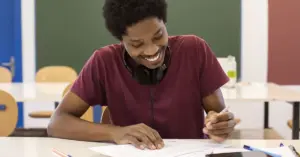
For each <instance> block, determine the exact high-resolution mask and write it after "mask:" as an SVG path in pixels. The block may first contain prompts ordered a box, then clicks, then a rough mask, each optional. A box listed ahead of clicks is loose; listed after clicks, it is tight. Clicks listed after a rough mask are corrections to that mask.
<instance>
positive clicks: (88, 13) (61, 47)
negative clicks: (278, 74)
mask: <svg viewBox="0 0 300 157" xmlns="http://www.w3.org/2000/svg"><path fill="white" fill-rule="evenodd" d="M103 3H104V0H87V1H83V0H37V1H36V42H37V54H36V55H37V68H38V69H39V68H41V67H43V66H47V65H68V66H71V67H73V68H75V69H76V71H77V72H79V71H80V70H81V68H82V66H83V64H84V63H85V62H86V60H87V59H88V58H89V57H90V55H91V54H92V53H93V51H94V50H95V49H97V48H100V47H102V46H105V45H107V44H111V43H118V42H119V41H117V40H116V39H114V38H113V37H112V36H111V35H110V33H109V32H108V31H107V30H106V28H105V26H104V20H103V18H102V6H103ZM168 6H169V7H168V22H167V28H168V33H169V35H181V34H195V35H198V36H200V37H202V38H204V39H205V40H206V41H207V42H208V43H209V45H210V46H211V48H212V49H213V51H214V52H215V53H216V55H217V56H218V57H226V56H228V55H234V56H236V58H237V62H238V73H239V74H240V72H239V71H240V66H239V65H240V49H241V48H240V47H241V46H240V45H241V8H240V6H241V1H240V0H227V1H221V0H168Z"/></svg>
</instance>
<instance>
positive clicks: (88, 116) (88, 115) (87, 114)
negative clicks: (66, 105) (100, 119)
mask: <svg viewBox="0 0 300 157" xmlns="http://www.w3.org/2000/svg"><path fill="white" fill-rule="evenodd" d="M72 85H73V83H70V84H69V85H68V86H67V87H66V88H65V90H64V91H63V96H65V95H66V94H67V92H69V90H70V88H71V87H72ZM80 118H81V119H84V120H86V121H89V122H93V121H94V114H93V107H89V109H88V110H87V111H86V112H85V113H84V114H83V115H82V116H81V117H80Z"/></svg>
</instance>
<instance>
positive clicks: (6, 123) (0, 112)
mask: <svg viewBox="0 0 300 157" xmlns="http://www.w3.org/2000/svg"><path fill="white" fill-rule="evenodd" d="M17 121H18V107H17V102H16V100H15V99H14V98H13V97H12V96H11V95H10V94H9V93H7V92H5V91H2V90H0V136H9V135H10V134H11V133H13V131H14V130H15V128H16V125H17Z"/></svg>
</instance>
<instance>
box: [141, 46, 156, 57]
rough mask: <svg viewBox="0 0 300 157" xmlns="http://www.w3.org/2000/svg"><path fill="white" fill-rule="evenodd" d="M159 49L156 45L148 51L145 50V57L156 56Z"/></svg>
mask: <svg viewBox="0 0 300 157" xmlns="http://www.w3.org/2000/svg"><path fill="white" fill-rule="evenodd" d="M158 49H159V47H158V46H156V45H153V46H148V47H147V49H145V51H144V52H145V55H149V56H150V55H154V54H156V52H157V51H158Z"/></svg>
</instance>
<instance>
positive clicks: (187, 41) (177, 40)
mask: <svg viewBox="0 0 300 157" xmlns="http://www.w3.org/2000/svg"><path fill="white" fill-rule="evenodd" d="M169 41H170V43H171V44H174V45H178V44H181V45H182V44H183V45H182V46H185V45H188V46H198V45H199V44H200V45H201V44H204V43H205V40H204V39H203V38H202V37H199V36H197V35H194V34H186V35H177V36H169Z"/></svg>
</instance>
